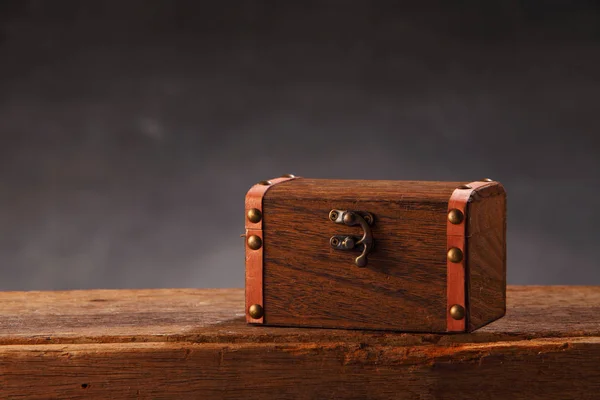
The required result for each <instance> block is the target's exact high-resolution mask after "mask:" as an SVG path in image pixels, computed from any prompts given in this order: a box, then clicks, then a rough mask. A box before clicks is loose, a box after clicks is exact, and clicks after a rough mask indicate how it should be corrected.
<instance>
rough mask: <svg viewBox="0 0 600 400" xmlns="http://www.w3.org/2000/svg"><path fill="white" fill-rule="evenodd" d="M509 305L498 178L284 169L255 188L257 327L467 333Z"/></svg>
mask: <svg viewBox="0 0 600 400" xmlns="http://www.w3.org/2000/svg"><path fill="white" fill-rule="evenodd" d="M505 308H506V193H505V191H504V188H503V186H502V185H501V184H500V183H498V182H495V181H492V180H491V179H483V180H481V181H475V182H423V181H383V180H381V181H376V180H329V179H306V178H300V177H295V176H293V175H285V176H283V177H280V178H276V179H271V180H269V181H262V182H259V183H258V184H256V185H254V186H253V187H252V188H251V189H250V190H249V191H248V194H247V195H246V319H247V321H248V322H249V323H251V324H263V325H279V326H307V327H308V326H309V327H324V328H349V329H384V330H395V331H406V332H431V333H434V332H470V331H473V330H475V329H477V328H479V327H481V326H483V325H486V324H488V323H490V322H492V321H494V320H496V319H498V318H500V317H502V316H503V315H504V313H505Z"/></svg>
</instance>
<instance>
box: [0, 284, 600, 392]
mask: <svg viewBox="0 0 600 400" xmlns="http://www.w3.org/2000/svg"><path fill="white" fill-rule="evenodd" d="M507 299H508V309H507V315H506V317H504V318H503V319H501V320H499V321H496V322H494V323H492V324H490V325H488V326H486V327H484V328H482V329H480V330H478V331H476V332H474V333H470V334H454V335H443V334H442V335H432V334H401V333H386V332H376V331H370V332H369V331H344V330H332V329H302V328H276V327H264V326H248V325H246V323H245V321H244V310H243V302H244V299H243V290H242V289H222V290H218V289H215V290H205V289H202V290H192V289H172V290H127V291H125V290H123V291H114V290H93V291H71V292H5V293H0V310H1V311H0V353H1V354H0V398H2V399H51V398H52V399H79V398H81V399H83V398H86V399H87V398H97V399H107V398H115V399H121V398H123V399H127V398H136V399H137V398H140V399H161V398H174V399H188V398H189V399H200V398H201V399H211V398H244V399H260V398H264V399H271V398H274V399H287V398H301V399H328V398H353V399H364V398H373V399H456V398H461V399H506V398H511V399H538V398H539V399H575V398H577V399H596V398H600V287H509V289H508V296H507Z"/></svg>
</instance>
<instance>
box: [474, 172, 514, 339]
mask: <svg viewBox="0 0 600 400" xmlns="http://www.w3.org/2000/svg"><path fill="white" fill-rule="evenodd" d="M467 215H468V220H467V235H468V239H467V279H466V283H467V293H468V308H469V313H468V314H469V318H468V330H469V331H473V330H474V329H477V328H479V327H481V326H484V325H486V324H488V323H490V322H492V321H494V320H496V319H498V318H501V317H502V316H504V313H505V311H506V192H505V191H504V187H503V186H502V185H501V184H499V183H495V184H493V185H490V186H485V187H483V188H481V189H479V190H477V191H475V192H474V194H473V196H472V198H471V201H470V202H469V205H468V213H467Z"/></svg>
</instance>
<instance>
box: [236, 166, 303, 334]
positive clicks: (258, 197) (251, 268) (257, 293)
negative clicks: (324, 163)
mask: <svg viewBox="0 0 600 400" xmlns="http://www.w3.org/2000/svg"><path fill="white" fill-rule="evenodd" d="M298 178H299V177H280V178H275V179H270V180H269V182H271V184H270V185H262V184H256V185H254V186H252V187H251V188H250V190H248V193H247V194H246V201H245V218H246V222H245V227H246V235H245V247H246V310H245V314H246V322H248V323H252V324H263V323H264V319H265V317H264V315H265V311H266V310H265V309H264V298H263V249H264V246H265V243H264V241H263V217H264V216H263V215H262V212H263V197H264V195H265V193H267V191H268V190H269V189H270V188H272V187H273V186H275V185H277V184H278V183H281V182H285V181H289V180H292V179H298ZM253 208H254V209H257V210H258V211H259V212H260V215H261V218H260V219H259V220H258V221H257V222H252V221H250V220H249V219H248V211H249V210H250V209H253ZM252 235H255V236H258V237H259V238H260V241H261V246H260V247H259V248H258V249H251V248H250V247H249V246H248V238H249V237H250V236H252ZM252 305H259V306H260V307H261V309H262V315H261V316H260V318H253V317H252V316H250V313H249V311H248V310H249V308H250V306H252Z"/></svg>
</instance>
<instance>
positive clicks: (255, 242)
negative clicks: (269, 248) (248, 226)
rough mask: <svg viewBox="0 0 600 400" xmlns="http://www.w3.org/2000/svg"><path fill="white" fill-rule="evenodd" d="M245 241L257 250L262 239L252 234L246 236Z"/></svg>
mask: <svg viewBox="0 0 600 400" xmlns="http://www.w3.org/2000/svg"><path fill="white" fill-rule="evenodd" d="M247 243H248V247H250V248H251V249H252V250H258V249H260V247H261V246H262V239H261V238H260V236H256V235H252V236H249V237H248V240H247Z"/></svg>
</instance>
